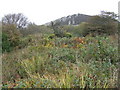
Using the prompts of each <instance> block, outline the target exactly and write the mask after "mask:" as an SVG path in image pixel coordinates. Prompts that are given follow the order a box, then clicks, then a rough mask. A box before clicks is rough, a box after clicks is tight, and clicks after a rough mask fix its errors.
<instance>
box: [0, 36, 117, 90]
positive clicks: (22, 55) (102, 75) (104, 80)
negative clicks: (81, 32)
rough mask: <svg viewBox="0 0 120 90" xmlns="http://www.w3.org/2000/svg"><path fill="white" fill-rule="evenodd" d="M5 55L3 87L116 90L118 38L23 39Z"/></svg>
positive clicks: (40, 37)
mask: <svg viewBox="0 0 120 90" xmlns="http://www.w3.org/2000/svg"><path fill="white" fill-rule="evenodd" d="M16 48H17V49H15V50H14V51H11V52H10V53H3V63H2V64H3V65H2V68H3V73H2V74H3V75H2V78H3V88H75V87H80V88H85V87H88V88H116V87H117V79H118V78H117V77H118V71H117V70H118V44H117V38H116V37H115V36H96V37H91V36H86V37H81V38H80V37H72V38H66V37H64V38H57V37H55V38H53V39H49V38H48V36H47V35H45V36H43V35H40V34H38V35H37V34H36V35H31V36H27V37H24V38H22V39H21V44H20V46H18V47H16Z"/></svg>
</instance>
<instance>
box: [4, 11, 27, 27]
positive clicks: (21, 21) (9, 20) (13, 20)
mask: <svg viewBox="0 0 120 90" xmlns="http://www.w3.org/2000/svg"><path fill="white" fill-rule="evenodd" d="M2 24H3V25H4V24H15V25H16V26H17V28H24V27H26V26H27V24H28V19H27V18H26V17H25V16H24V15H23V14H22V13H18V14H7V15H5V16H4V17H3V18H2Z"/></svg>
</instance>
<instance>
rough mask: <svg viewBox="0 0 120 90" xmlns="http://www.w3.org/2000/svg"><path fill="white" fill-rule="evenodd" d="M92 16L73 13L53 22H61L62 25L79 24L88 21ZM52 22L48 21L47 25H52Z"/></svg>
mask: <svg viewBox="0 0 120 90" xmlns="http://www.w3.org/2000/svg"><path fill="white" fill-rule="evenodd" d="M90 17H91V16H90V15H85V14H79V13H78V14H73V15H68V16H66V17H62V18H59V19H56V20H54V21H52V22H59V23H60V24H61V25H78V24H80V23H81V22H87V21H88V20H89V18H90ZM50 23H51V22H48V23H46V24H45V25H50Z"/></svg>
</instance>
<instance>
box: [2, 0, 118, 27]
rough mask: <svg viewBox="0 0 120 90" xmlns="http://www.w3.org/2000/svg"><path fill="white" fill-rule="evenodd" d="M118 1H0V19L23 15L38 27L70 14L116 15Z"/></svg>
mask: <svg viewBox="0 0 120 90" xmlns="http://www.w3.org/2000/svg"><path fill="white" fill-rule="evenodd" d="M118 1H119V0H0V3H1V4H0V17H2V16H4V15H6V14H9V13H23V14H24V15H25V16H26V17H27V18H28V19H29V21H31V22H35V23H36V24H38V25H41V24H44V23H47V22H50V21H52V20H55V19H58V18H61V17H63V16H68V15H72V14H77V13H80V14H87V15H97V14H100V11H102V10H105V11H111V12H115V13H118Z"/></svg>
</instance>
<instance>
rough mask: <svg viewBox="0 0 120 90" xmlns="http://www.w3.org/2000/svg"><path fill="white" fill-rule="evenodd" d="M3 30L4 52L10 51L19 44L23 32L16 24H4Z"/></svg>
mask: <svg viewBox="0 0 120 90" xmlns="http://www.w3.org/2000/svg"><path fill="white" fill-rule="evenodd" d="M2 32H3V33H2V42H3V43H2V49H3V52H10V51H11V50H12V48H14V47H16V46H18V45H19V41H20V35H21V34H20V32H19V31H18V30H17V28H16V26H15V25H3V28H2Z"/></svg>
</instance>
